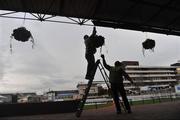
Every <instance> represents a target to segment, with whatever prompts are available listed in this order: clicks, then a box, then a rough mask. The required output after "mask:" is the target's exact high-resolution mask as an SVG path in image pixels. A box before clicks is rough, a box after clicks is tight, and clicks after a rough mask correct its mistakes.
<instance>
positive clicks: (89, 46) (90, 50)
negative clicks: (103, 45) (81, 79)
mask: <svg viewBox="0 0 180 120" xmlns="http://www.w3.org/2000/svg"><path fill="white" fill-rule="evenodd" d="M95 36H96V27H94V28H93V32H92V34H91V35H90V36H88V35H85V36H84V43H85V46H86V53H85V58H86V60H87V62H88V65H87V72H86V76H85V79H88V80H91V79H93V77H94V76H93V75H92V72H93V68H94V66H95V58H94V54H95V53H96V46H95V45H94V41H93V39H94V37H95Z"/></svg>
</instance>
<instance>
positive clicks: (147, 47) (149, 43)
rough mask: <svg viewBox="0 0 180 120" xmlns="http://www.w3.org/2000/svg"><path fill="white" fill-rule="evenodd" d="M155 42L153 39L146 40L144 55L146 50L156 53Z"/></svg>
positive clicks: (143, 44)
mask: <svg viewBox="0 0 180 120" xmlns="http://www.w3.org/2000/svg"><path fill="white" fill-rule="evenodd" d="M155 44H156V43H155V40H152V39H146V40H145V41H144V42H143V43H142V46H143V54H144V51H145V50H152V51H153V52H154V47H155Z"/></svg>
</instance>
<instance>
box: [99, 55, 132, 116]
mask: <svg viewBox="0 0 180 120" xmlns="http://www.w3.org/2000/svg"><path fill="white" fill-rule="evenodd" d="M101 57H102V59H103V65H104V67H105V68H106V69H107V70H108V71H109V82H110V84H111V90H112V96H113V99H114V102H115V106H116V113H117V114H121V107H120V102H119V93H120V95H121V97H122V100H123V102H124V105H125V108H126V110H127V112H128V113H131V112H132V111H131V107H130V105H129V102H128V99H127V96H126V91H125V89H124V85H123V77H125V78H126V79H127V80H129V81H130V82H131V83H132V84H133V81H132V79H131V78H130V77H129V75H128V74H127V73H126V72H125V71H124V69H123V66H122V63H121V62H119V61H116V62H115V63H114V64H115V65H114V66H109V65H107V64H106V60H105V58H104V55H101Z"/></svg>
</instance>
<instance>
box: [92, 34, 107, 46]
mask: <svg viewBox="0 0 180 120" xmlns="http://www.w3.org/2000/svg"><path fill="white" fill-rule="evenodd" d="M104 39H105V38H104V37H103V36H101V35H95V36H93V38H92V40H93V44H94V46H95V47H96V48H98V47H101V46H103V45H104Z"/></svg>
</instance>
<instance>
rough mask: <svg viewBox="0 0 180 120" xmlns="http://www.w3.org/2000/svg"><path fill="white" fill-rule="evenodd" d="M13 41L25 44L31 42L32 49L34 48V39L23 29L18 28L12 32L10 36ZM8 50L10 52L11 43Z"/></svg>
mask: <svg viewBox="0 0 180 120" xmlns="http://www.w3.org/2000/svg"><path fill="white" fill-rule="evenodd" d="M13 38H14V39H15V40H17V41H21V42H27V41H29V40H30V41H31V42H32V48H33V46H34V39H33V36H32V34H31V32H30V31H28V30H27V29H26V28H25V27H19V28H17V29H14V30H13V33H12V34H11V40H12V39H13ZM10 49H11V51H12V42H10Z"/></svg>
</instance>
